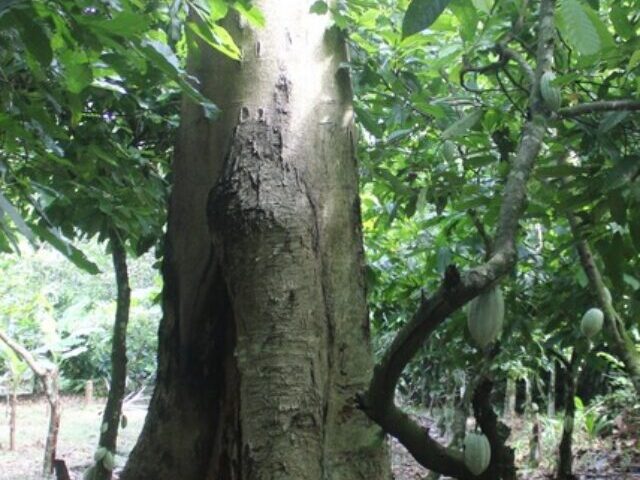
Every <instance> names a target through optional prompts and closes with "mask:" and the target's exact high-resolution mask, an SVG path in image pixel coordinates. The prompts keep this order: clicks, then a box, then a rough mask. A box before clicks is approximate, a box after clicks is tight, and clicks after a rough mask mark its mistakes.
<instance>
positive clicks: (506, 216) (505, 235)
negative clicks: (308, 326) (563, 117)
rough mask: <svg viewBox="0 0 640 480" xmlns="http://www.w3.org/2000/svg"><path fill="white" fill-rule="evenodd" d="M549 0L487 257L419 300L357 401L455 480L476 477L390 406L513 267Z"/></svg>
mask: <svg viewBox="0 0 640 480" xmlns="http://www.w3.org/2000/svg"><path fill="white" fill-rule="evenodd" d="M553 3H554V2H553V0H542V1H541V4H540V16H539V18H540V23H539V35H538V52H537V62H538V65H537V69H536V72H535V82H534V86H535V88H532V89H531V92H530V100H529V103H530V111H531V117H530V119H529V120H527V122H526V123H525V125H524V127H523V134H522V137H521V140H520V143H519V145H518V149H517V154H516V157H515V159H514V162H513V165H512V168H511V171H510V172H509V176H508V178H507V182H506V185H505V188H504V192H503V199H502V205H501V208H500V214H499V219H498V228H497V234H496V237H495V240H494V248H495V250H494V251H493V253H492V255H491V257H490V258H489V259H488V260H487V261H486V262H485V263H484V264H482V265H480V266H478V267H476V268H473V269H471V270H469V271H467V272H465V273H464V274H462V275H461V274H460V273H459V271H458V269H457V268H456V267H454V266H450V267H449V268H448V269H447V272H446V274H445V278H444V280H443V282H442V285H441V286H440V288H439V289H438V290H437V291H436V292H435V293H434V294H433V295H432V296H430V297H428V298H425V299H423V300H422V302H421V304H420V306H419V308H418V310H417V311H416V313H415V314H414V315H413V317H412V318H411V319H410V320H409V321H408V322H407V324H406V325H405V326H404V327H403V328H402V329H401V330H400V331H399V332H398V334H397V335H396V337H395V338H394V340H393V342H392V343H391V345H390V346H389V347H388V348H387V350H386V351H385V352H384V355H383V357H382V359H381V360H380V361H379V362H378V364H377V365H376V366H375V367H374V372H373V377H372V379H371V383H370V384H369V388H368V390H367V391H366V392H365V393H364V394H362V395H360V396H359V398H358V400H359V404H360V407H361V408H362V409H363V410H364V412H365V413H366V414H367V415H368V416H369V417H370V418H371V419H372V420H373V421H374V422H376V423H377V424H378V425H380V426H381V427H382V429H383V430H384V431H385V432H387V433H390V434H391V435H393V436H394V437H396V438H397V439H398V440H399V441H400V443H402V444H403V445H404V446H405V447H406V448H407V449H408V450H409V452H410V453H411V454H412V455H413V456H414V457H415V458H416V460H418V462H420V463H421V464H422V465H424V466H425V467H427V468H429V469H430V470H433V471H436V472H438V473H442V474H445V475H449V476H453V477H455V478H459V479H463V480H464V479H473V478H475V477H474V476H473V475H472V474H471V472H470V471H469V470H468V469H467V468H466V466H465V465H464V462H463V461H462V460H461V458H460V454H459V453H458V452H455V451H450V450H448V449H446V448H445V447H443V446H442V445H440V444H439V443H438V442H437V441H435V440H434V439H432V438H431V437H430V436H429V432H428V431H427V432H425V431H424V430H423V429H422V427H421V426H420V425H418V424H417V423H416V422H415V421H414V420H412V419H411V418H410V417H409V416H408V415H407V414H406V413H404V412H402V411H401V410H400V409H399V408H398V407H397V406H396V405H395V403H394V393H395V388H396V385H397V382H398V380H399V378H400V375H401V373H402V370H403V369H404V367H405V366H406V365H407V363H408V362H409V361H410V360H411V358H413V356H414V355H415V354H416V352H417V351H418V349H419V348H420V346H421V345H422V344H423V343H424V342H425V341H426V340H427V339H428V338H429V336H430V335H431V333H432V332H433V331H434V330H435V329H436V328H437V327H438V326H439V325H440V324H441V323H442V322H443V321H444V320H445V319H446V318H447V317H448V316H450V315H451V314H452V313H454V312H455V311H456V310H458V309H460V308H461V307H462V306H463V305H465V304H466V303H467V302H469V301H470V300H471V299H472V298H474V297H475V296H477V295H478V294H480V293H481V292H482V291H485V290H486V289H488V288H490V287H491V286H492V285H493V284H495V283H497V282H498V281H499V280H500V279H501V278H502V277H503V276H505V275H506V274H507V273H508V272H509V271H510V270H511V268H512V267H513V265H514V264H515V262H516V246H515V238H516V234H517V230H518V222H519V220H520V217H521V216H522V213H523V212H524V209H525V205H526V191H527V189H526V186H527V181H528V179H529V177H530V175H531V172H532V170H533V167H534V164H535V160H536V157H537V156H538V153H539V151H540V148H541V146H542V141H543V138H544V134H545V129H546V125H547V116H546V114H545V111H544V107H543V104H542V100H541V99H540V96H539V87H538V83H539V79H540V77H541V75H542V73H543V72H545V71H548V70H549V69H550V67H551V62H552V59H553V44H554V36H555V27H554V23H553Z"/></svg>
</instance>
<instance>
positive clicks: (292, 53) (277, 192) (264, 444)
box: [121, 0, 389, 480]
mask: <svg viewBox="0 0 640 480" xmlns="http://www.w3.org/2000/svg"><path fill="white" fill-rule="evenodd" d="M255 4H256V6H257V7H258V8H259V9H260V10H261V11H262V12H263V13H264V14H265V16H266V21H267V23H266V27H265V28H263V29H259V30H257V31H256V30H253V29H251V28H249V27H248V26H247V25H244V24H243V22H241V21H238V19H235V18H231V19H230V20H229V22H228V24H227V28H228V29H229V30H230V31H231V33H232V35H233V36H234V38H236V39H237V41H238V43H239V44H240V46H241V47H242V51H243V60H242V61H241V62H236V61H232V60H229V59H227V58H223V57H221V56H219V55H217V54H212V53H211V52H210V51H209V50H207V49H205V48H204V47H203V48H202V50H201V51H199V52H197V53H195V54H194V55H192V56H191V64H192V71H193V73H194V74H195V75H196V76H197V77H198V78H200V79H201V80H202V82H203V90H204V93H205V94H206V95H207V96H209V97H210V98H212V99H213V100H214V101H215V102H216V104H217V105H219V106H220V107H221V108H222V110H223V114H222V117H221V118H220V119H219V120H218V121H216V122H214V123H209V122H207V121H206V120H205V119H204V118H203V116H202V114H201V112H200V109H199V108H198V107H197V106H194V105H191V104H186V105H185V107H184V110H183V117H182V128H181V135H180V138H179V142H178V146H177V155H176V158H175V162H174V188H173V193H172V199H171V205H170V216H169V229H168V235H167V241H166V244H167V252H166V257H165V263H164V280H165V291H164V318H163V321H162V324H161V328H160V347H159V348H160V351H159V370H158V382H157V386H156V389H155V392H154V395H153V399H152V402H151V405H150V410H149V415H148V418H147V421H146V423H145V427H144V429H143V432H142V434H141V437H140V439H139V441H138V444H137V446H136V448H135V449H134V451H133V453H132V455H131V457H130V460H129V463H128V465H127V467H126V468H125V471H124V472H123V474H122V477H121V478H123V479H125V480H134V479H135V480H138V479H139V480H143V479H144V480H147V479H150V478H153V479H154V480H165V479H166V480H168V479H172V480H173V479H176V478H180V479H181V480H191V479H193V480H203V479H205V480H207V479H208V480H231V479H234V480H253V479H256V480H258V479H292V480H293V479H296V480H305V479H309V480H311V479H313V480H320V479H345V480H349V479H364V478H366V479H373V480H377V479H386V478H389V474H388V472H389V469H388V465H387V458H386V452H385V444H384V440H383V436H382V434H381V432H380V431H379V429H378V428H377V427H375V426H373V425H372V424H371V422H369V420H368V419H367V418H366V417H365V415H364V414H362V413H361V412H359V411H358V410H357V409H356V408H355V405H354V402H353V399H354V397H355V394H356V392H357V391H361V390H363V389H364V388H365V386H366V384H367V381H368V379H369V378H370V375H371V354H370V350H369V346H368V343H369V331H368V318H367V310H366V303H365V284H364V277H363V251H362V243H361V232H360V229H359V223H360V219H359V202H358V195H357V184H358V182H357V170H356V163H355V159H354V154H353V138H352V108H351V92H350V86H349V79H348V76H347V72H346V71H345V70H344V69H342V68H341V67H340V64H341V62H343V61H345V59H346V57H345V50H344V44H343V41H342V39H341V38H340V37H339V36H338V34H337V32H336V31H334V30H328V27H329V20H330V19H329V18H328V16H318V15H313V14H310V13H309V8H310V6H311V5H312V4H313V1H311V0H308V1H300V0H286V1H282V0H280V1H277V2H276V1H275V0H262V1H257V2H255Z"/></svg>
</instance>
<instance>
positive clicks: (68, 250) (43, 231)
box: [33, 225, 100, 275]
mask: <svg viewBox="0 0 640 480" xmlns="http://www.w3.org/2000/svg"><path fill="white" fill-rule="evenodd" d="M33 230H34V231H35V232H36V233H37V234H38V236H39V237H40V238H41V239H42V240H44V241H45V242H47V243H48V244H49V245H51V246H52V247H53V248H55V249H56V250H58V251H59V252H60V253H62V254H63V255H64V256H65V257H67V258H68V259H69V260H71V262H72V263H73V264H74V265H75V266H76V267H78V268H80V269H82V270H84V271H85V272H87V273H90V274H92V275H95V274H98V273H100V269H99V268H98V266H97V265H96V264H95V263H93V262H92V261H90V260H89V259H88V258H87V257H86V256H85V254H84V253H82V251H80V250H78V249H77V248H76V247H74V246H73V245H72V244H71V243H70V242H69V241H68V240H67V239H66V238H64V237H63V236H62V234H61V233H60V232H58V231H57V230H55V229H53V228H50V227H45V226H42V225H34V226H33Z"/></svg>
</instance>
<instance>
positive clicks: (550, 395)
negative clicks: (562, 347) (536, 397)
mask: <svg viewBox="0 0 640 480" xmlns="http://www.w3.org/2000/svg"><path fill="white" fill-rule="evenodd" d="M547 416H548V417H549V418H553V417H555V416H556V361H555V360H554V359H551V368H550V369H549V385H547Z"/></svg>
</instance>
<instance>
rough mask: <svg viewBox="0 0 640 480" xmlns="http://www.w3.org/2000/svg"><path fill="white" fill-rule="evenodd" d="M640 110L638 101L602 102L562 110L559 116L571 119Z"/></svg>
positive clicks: (582, 104) (581, 104)
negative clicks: (588, 115) (602, 113)
mask: <svg viewBox="0 0 640 480" xmlns="http://www.w3.org/2000/svg"><path fill="white" fill-rule="evenodd" d="M638 110H640V101H638V100H601V101H597V102H589V103H580V104H578V105H574V106H573V107H565V108H561V109H560V111H558V116H559V117H560V118H570V117H576V116H578V115H587V114H589V113H600V112H616V111H628V112H635V111H638Z"/></svg>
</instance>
